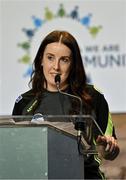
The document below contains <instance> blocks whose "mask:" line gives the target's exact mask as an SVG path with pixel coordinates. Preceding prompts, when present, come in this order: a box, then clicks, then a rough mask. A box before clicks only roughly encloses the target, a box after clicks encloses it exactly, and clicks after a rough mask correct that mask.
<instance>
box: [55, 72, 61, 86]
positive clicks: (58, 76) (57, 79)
mask: <svg viewBox="0 0 126 180" xmlns="http://www.w3.org/2000/svg"><path fill="white" fill-rule="evenodd" d="M60 81H61V78H60V74H57V75H56V76H55V83H59V84H60Z"/></svg>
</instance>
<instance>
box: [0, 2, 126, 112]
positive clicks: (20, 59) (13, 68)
mask: <svg viewBox="0 0 126 180" xmlns="http://www.w3.org/2000/svg"><path fill="white" fill-rule="evenodd" d="M52 2H53V3H52ZM60 8H62V11H60V12H59V14H58V11H59V10H60ZM61 16H62V17H61ZM125 17H126V1H125V0H102V1H100V0H88V1H87V0H86V1H84V0H81V1H79V0H69V1H67V0H57V1H56V0H53V1H52V0H48V1H47V0H25V1H23V0H0V40H1V41H0V114H1V115H2V114H11V112H12V109H13V105H14V102H15V99H16V98H17V97H18V95H20V94H21V93H23V92H25V91H26V90H28V89H29V88H28V82H29V71H28V68H29V67H30V64H31V63H32V61H33V59H34V57H35V54H36V52H37V50H38V47H39V44H40V42H41V40H42V38H43V37H44V36H45V35H46V34H47V33H49V32H50V31H52V30H54V29H63V30H67V31H69V32H71V33H72V34H73V35H74V36H75V37H76V38H77V40H78V43H79V45H80V48H81V53H82V56H83V60H84V65H85V68H86V72H87V75H88V77H89V79H90V83H92V84H95V86H96V87H97V88H99V89H101V91H102V92H103V93H104V95H105V97H106V99H107V101H108V103H109V107H110V111H111V112H114V113H121V112H126V93H125V92H126V81H125V78H126V18H125Z"/></svg>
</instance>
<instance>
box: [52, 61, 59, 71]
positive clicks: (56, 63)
mask: <svg viewBox="0 0 126 180" xmlns="http://www.w3.org/2000/svg"><path fill="white" fill-rule="evenodd" d="M53 68H54V69H55V70H59V69H60V62H59V61H58V60H56V61H55V62H54V65H53Z"/></svg>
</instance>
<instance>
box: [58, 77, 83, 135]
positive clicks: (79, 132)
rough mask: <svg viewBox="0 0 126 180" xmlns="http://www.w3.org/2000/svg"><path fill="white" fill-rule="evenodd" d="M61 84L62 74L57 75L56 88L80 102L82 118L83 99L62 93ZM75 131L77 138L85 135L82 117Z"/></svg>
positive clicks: (76, 124)
mask: <svg viewBox="0 0 126 180" xmlns="http://www.w3.org/2000/svg"><path fill="white" fill-rule="evenodd" d="M60 82H61V77H60V74H57V75H56V76H55V83H56V87H57V89H58V92H59V93H61V94H64V95H66V96H69V97H72V98H75V99H77V100H78V101H79V102H80V112H79V115H80V116H81V115H83V111H82V108H83V103H82V99H81V98H80V97H79V96H75V95H73V94H69V93H66V92H63V91H61V90H60ZM75 129H76V130H77V137H80V136H81V135H82V134H83V132H84V130H85V122H84V121H82V118H81V117H80V119H79V121H76V122H75Z"/></svg>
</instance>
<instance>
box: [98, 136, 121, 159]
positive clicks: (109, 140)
mask: <svg viewBox="0 0 126 180" xmlns="http://www.w3.org/2000/svg"><path fill="white" fill-rule="evenodd" d="M96 142H97V144H98V145H102V147H103V148H102V152H101V155H102V156H103V158H104V159H106V160H114V159H115V158H116V157H117V156H118V154H119V152H120V149H119V146H118V143H117V140H116V139H115V138H114V137H113V136H100V135H99V136H98V138H97V140H96Z"/></svg>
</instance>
